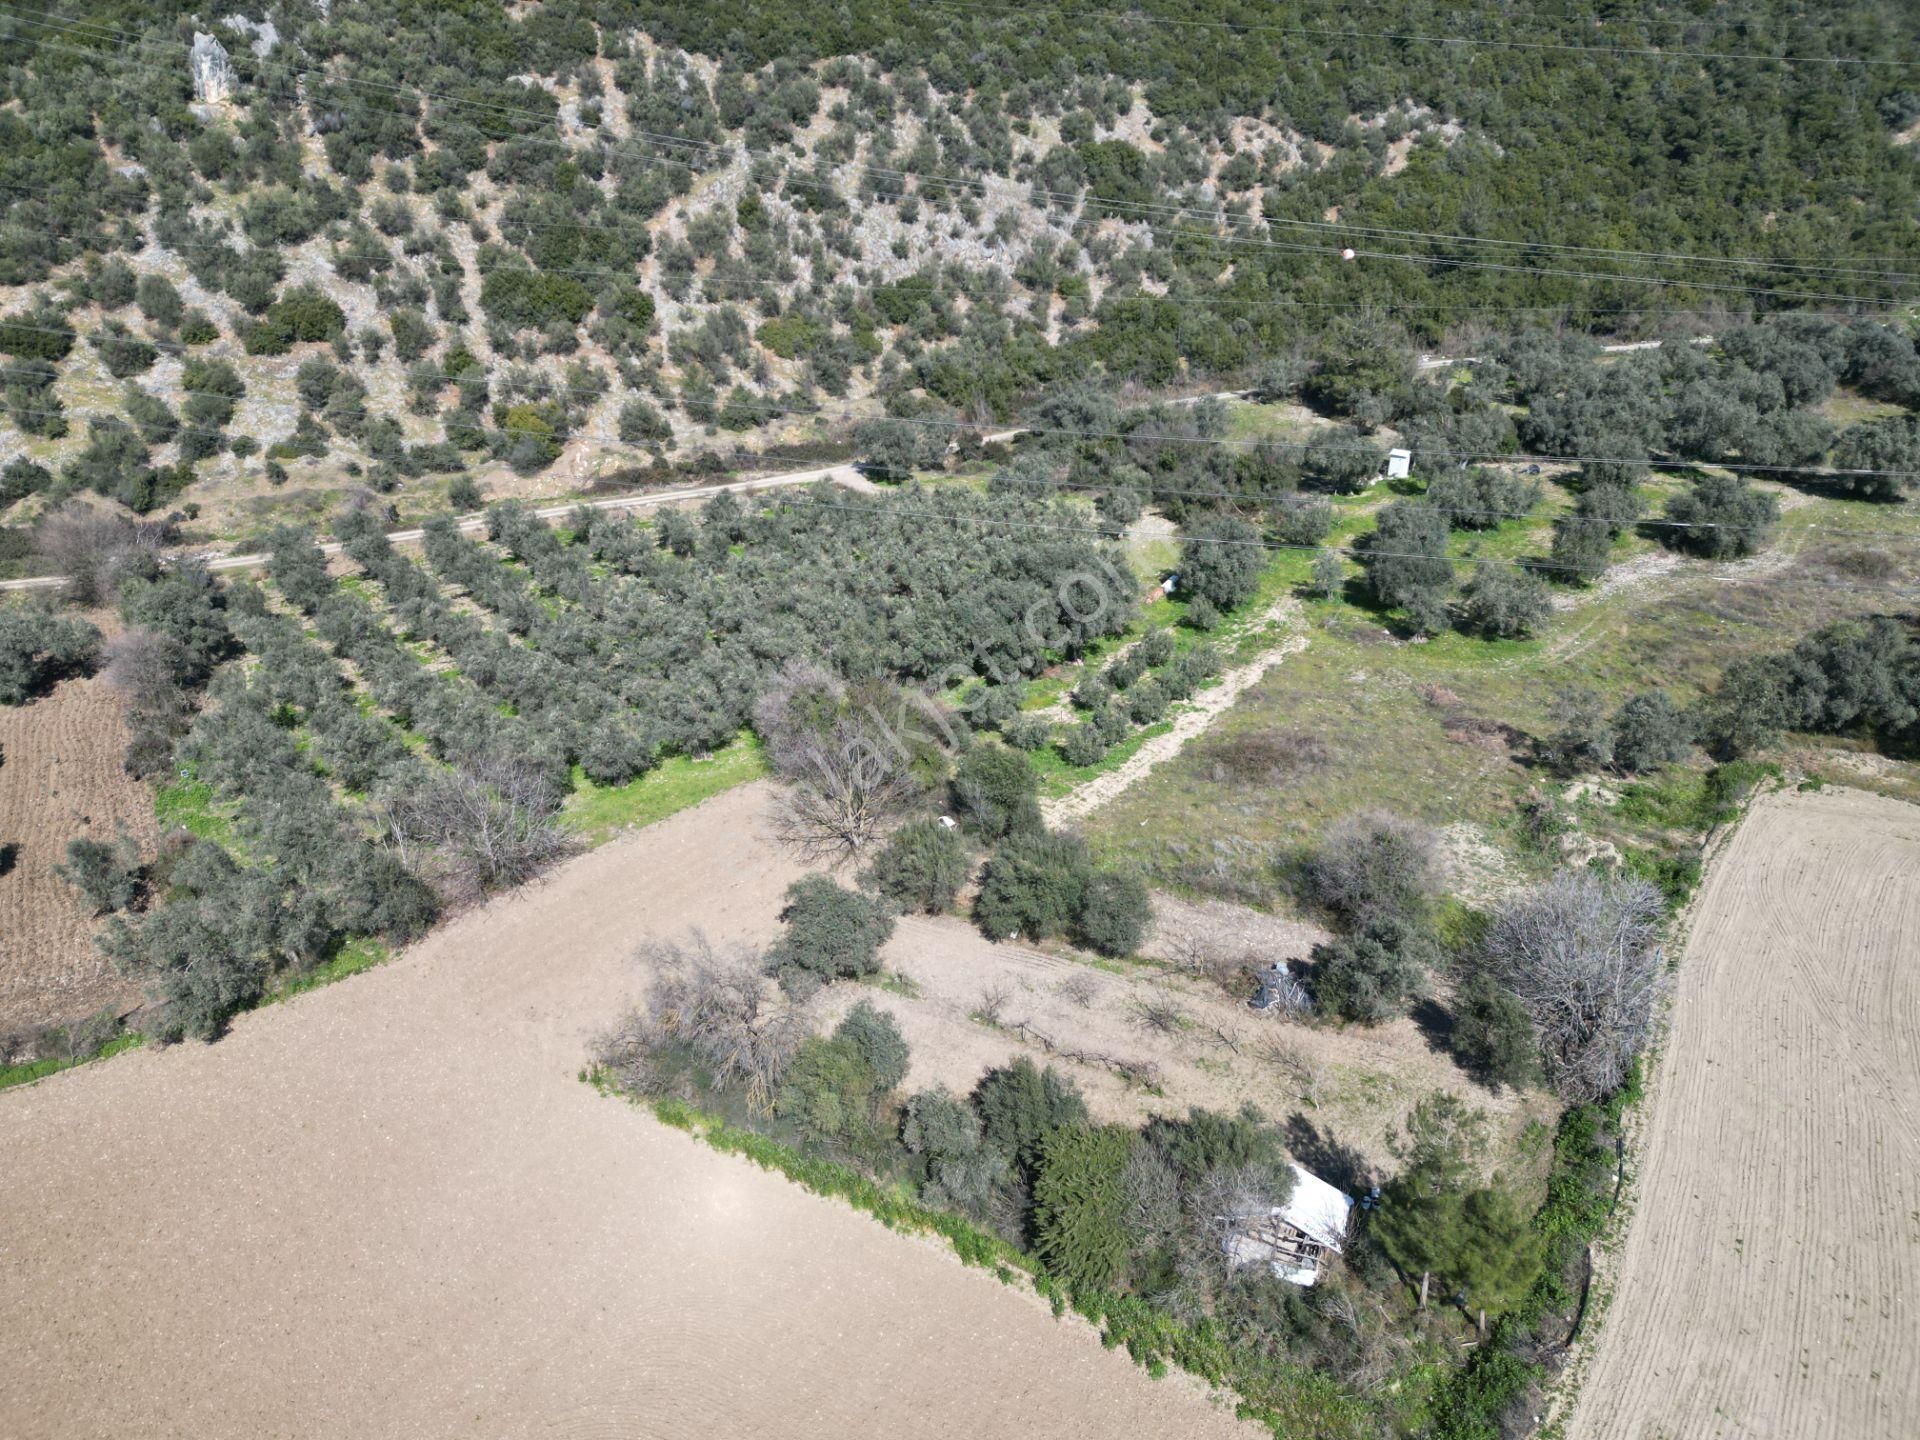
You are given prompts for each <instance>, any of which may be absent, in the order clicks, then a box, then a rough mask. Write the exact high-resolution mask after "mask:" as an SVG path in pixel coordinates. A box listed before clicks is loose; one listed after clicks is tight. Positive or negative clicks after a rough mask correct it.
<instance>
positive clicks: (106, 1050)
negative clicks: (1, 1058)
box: [0, 1031, 146, 1090]
mask: <svg viewBox="0 0 1920 1440" xmlns="http://www.w3.org/2000/svg"><path fill="white" fill-rule="evenodd" d="M145 1038H146V1037H145V1036H143V1035H140V1034H138V1033H136V1032H134V1031H127V1032H126V1033H124V1034H120V1035H116V1036H114V1038H113V1039H111V1040H109V1041H108V1042H107V1043H106V1044H104V1045H102V1046H101V1047H100V1048H99V1049H98V1050H95V1051H93V1052H92V1053H91V1054H86V1055H72V1056H64V1055H63V1056H48V1057H47V1058H46V1059H44V1060H30V1061H28V1062H27V1063H26V1064H24V1065H8V1066H4V1067H0V1090H11V1089H12V1088H13V1087H14V1086H16V1085H31V1084H33V1082H34V1081H36V1080H44V1079H46V1078H47V1077H48V1076H49V1075H58V1074H59V1073H60V1072H61V1071H62V1070H71V1069H73V1068H74V1066H76V1065H87V1064H91V1063H92V1062H93V1061H95V1060H106V1059H108V1058H110V1057H112V1056H114V1055H118V1054H119V1053H120V1052H121V1051H123V1050H131V1049H133V1048H134V1047H135V1046H137V1045H139V1044H140V1043H141V1041H142V1040H144V1039H145Z"/></svg>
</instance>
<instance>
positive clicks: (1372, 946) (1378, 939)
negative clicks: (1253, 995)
mask: <svg viewBox="0 0 1920 1440" xmlns="http://www.w3.org/2000/svg"><path fill="white" fill-rule="evenodd" d="M1312 960H1313V977H1312V981H1311V984H1312V989H1313V998H1314V1003H1315V1004H1316V1005H1318V1007H1319V1008H1320V1009H1321V1010H1322V1011H1324V1012H1325V1013H1327V1014H1329V1015H1335V1016H1338V1017H1339V1018H1340V1019H1342V1020H1353V1021H1357V1022H1359V1023H1360V1024H1362V1025H1378V1024H1380V1023H1381V1022H1382V1021H1383V1020H1391V1019H1392V1018H1393V1017H1394V1016H1396V1015H1401V1014H1404V1013H1405V1012H1406V1008H1407V1004H1408V1002H1409V1001H1410V1000H1412V998H1413V997H1414V996H1415V995H1416V994H1417V993H1418V992H1419V989H1420V982H1421V980H1422V978H1423V977H1422V971H1421V967H1420V965H1419V963H1418V962H1417V961H1416V960H1415V959H1414V958H1413V956H1412V955H1411V954H1409V953H1408V951H1407V950H1406V949H1405V948H1403V947H1401V946H1399V945H1396V944H1395V943H1393V940H1392V938H1390V937H1387V936H1383V935H1380V934H1378V933H1372V932H1363V933H1361V934H1358V935H1342V936H1337V937H1336V938H1334V939H1332V940H1330V941H1328V942H1327V943H1325V944H1324V945H1316V946H1314V947H1313V954H1312Z"/></svg>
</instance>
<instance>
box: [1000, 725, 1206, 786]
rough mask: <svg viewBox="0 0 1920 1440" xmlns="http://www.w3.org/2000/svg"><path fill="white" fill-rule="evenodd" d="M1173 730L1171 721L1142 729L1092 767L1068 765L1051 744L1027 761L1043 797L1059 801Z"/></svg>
mask: <svg viewBox="0 0 1920 1440" xmlns="http://www.w3.org/2000/svg"><path fill="white" fill-rule="evenodd" d="M1171 729H1173V722H1172V721H1171V720H1162V721H1159V722H1158V723H1157V724H1153V725H1147V726H1143V727H1142V728H1140V729H1138V730H1135V731H1134V732H1133V733H1132V734H1130V735H1128V736H1127V737H1126V738H1125V739H1123V740H1120V741H1119V742H1118V743H1116V744H1114V745H1112V746H1110V747H1109V748H1108V750H1107V753H1106V754H1105V755H1103V756H1101V757H1100V760H1099V761H1098V763H1096V764H1093V765H1069V764H1068V763H1067V762H1066V761H1065V760H1064V759H1063V758H1062V757H1061V755H1060V751H1059V750H1058V749H1057V748H1055V747H1054V746H1052V745H1049V746H1047V747H1046V748H1044V749H1041V750H1036V751H1034V752H1033V753H1032V754H1031V755H1029V756H1028V757H1027V758H1028V759H1029V760H1031V761H1032V762H1033V771H1034V774H1036V775H1038V776H1039V777H1040V795H1041V798H1042V799H1046V800H1057V799H1059V798H1060V797H1061V796H1062V795H1065V794H1067V793H1068V792H1070V791H1072V790H1075V789H1077V788H1079V787H1080V786H1081V785H1084V784H1085V783H1086V782H1087V781H1089V780H1091V779H1093V777H1094V776H1096V775H1104V774H1106V773H1107V772H1108V771H1109V770H1117V769H1119V768H1120V766H1122V765H1124V764H1126V763H1127V761H1128V760H1130V759H1132V758H1133V756H1134V755H1135V753H1137V752H1138V751H1139V749H1140V747H1141V746H1142V745H1144V744H1146V743H1147V741H1149V740H1151V739H1152V738H1153V737H1154V736H1156V735H1164V734H1166V733H1167V732H1168V731H1169V730H1171Z"/></svg>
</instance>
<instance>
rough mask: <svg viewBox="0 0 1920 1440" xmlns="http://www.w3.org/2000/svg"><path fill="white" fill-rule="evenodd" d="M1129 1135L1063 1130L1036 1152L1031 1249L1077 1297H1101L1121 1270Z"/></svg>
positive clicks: (1109, 1129)
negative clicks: (1092, 1294) (1098, 1293)
mask: <svg viewBox="0 0 1920 1440" xmlns="http://www.w3.org/2000/svg"><path fill="white" fill-rule="evenodd" d="M1134 1142H1135V1136H1134V1132H1132V1131H1131V1130H1127V1129H1123V1128H1122V1127H1120V1126H1117V1125H1101V1126H1091V1125H1068V1126H1065V1127H1063V1128H1061V1129H1058V1130H1055V1131H1053V1132H1052V1133H1051V1134H1050V1135H1048V1137H1047V1138H1046V1140H1045V1141H1044V1142H1043V1143H1042V1146H1041V1155H1040V1167H1039V1174H1038V1175H1037V1176H1036V1177H1035V1180H1034V1186H1033V1233H1034V1248H1035V1250H1036V1251H1038V1253H1039V1255H1040V1258H1041V1259H1042V1260H1043V1261H1045V1262H1046V1266H1047V1269H1048V1270H1050V1271H1051V1272H1052V1273H1053V1274H1054V1275H1056V1276H1058V1277H1059V1278H1060V1279H1062V1280H1064V1281H1065V1282H1066V1283H1067V1284H1068V1285H1069V1286H1070V1287H1072V1288H1073V1289H1074V1290H1076V1291H1096V1290H1104V1289H1107V1288H1109V1287H1110V1286H1112V1284H1113V1283H1114V1281H1115V1280H1116V1279H1118V1278H1119V1275H1120V1272H1121V1269H1122V1268H1123V1267H1124V1266H1125V1265H1126V1262H1127V1253H1128V1250H1129V1248H1130V1241H1129V1237H1128V1234H1127V1226H1126V1187H1125V1186H1124V1185H1123V1184H1122V1182H1121V1177H1122V1175H1123V1174H1124V1173H1125V1171H1126V1168H1127V1161H1128V1160H1129V1159H1130V1158H1131V1157H1132V1155H1133V1147H1134Z"/></svg>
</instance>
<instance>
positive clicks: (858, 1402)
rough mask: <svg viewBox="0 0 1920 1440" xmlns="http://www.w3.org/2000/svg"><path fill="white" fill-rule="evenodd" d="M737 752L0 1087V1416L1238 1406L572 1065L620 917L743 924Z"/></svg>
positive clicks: (1213, 1412) (333, 1420)
mask: <svg viewBox="0 0 1920 1440" xmlns="http://www.w3.org/2000/svg"><path fill="white" fill-rule="evenodd" d="M767 798H768V790H767V788H766V787H765V786H764V785H763V784H755V785H750V786H744V787H741V788H740V789H738V790H734V791H731V792H729V793H727V794H725V795H723V796H720V797H718V798H716V799H715V800H713V801H710V802H708V803H707V804H706V805H703V806H701V807H699V808H698V809H695V810H692V811H688V812H686V813H685V814H682V815H680V816H677V817H675V818H674V819H672V820H669V821H666V822H664V823H663V824H661V825H658V826H655V827H652V828H650V829H647V830H644V831H640V832H637V833H635V834H634V835H632V836H631V837H629V838H626V839H623V840H619V841H616V842H614V843H613V844H610V845H608V846H605V847H604V848H602V849H600V850H597V851H595V852H593V853H592V854H590V855H587V856H584V857H582V858H581V859H579V860H577V861H575V862H573V863H571V864H569V865H567V866H566V867H564V868H563V869H562V870H560V871H559V872H558V873H557V874H556V875H554V876H553V877H552V878H551V879H550V880H549V881H547V882H546V883H544V884H542V885H539V886H536V887H534V888H532V889H530V890H528V891H525V892H522V893H521V894H518V895H516V896H513V897H510V898H508V899H506V900H503V901H501V902H499V903H496V904H494V905H491V906H489V907H487V908H486V909H484V910H481V911H477V912H474V913H471V914H469V915H466V916H464V917H462V918H460V919H458V920H456V921H454V922H452V923H450V924H448V925H446V926H444V927H442V928H441V929H439V930H437V931H436V932H435V933H434V934H433V935H432V936H430V937H429V938H428V939H427V940H425V941H424V942H422V943H421V944H419V945H418V946H416V947H414V948H413V949H411V950H410V951H408V952H407V953H406V954H405V955H403V956H401V957H400V958H399V959H397V960H395V961H394V962H392V963H391V964H389V965H387V966H385V967H383V968H381V969H379V970H376V971H373V972H371V973H369V974H365V975H361V976H357V977H355V978H354V979H352V980H349V981H347V982H345V983H343V984H339V985H335V986H331V987H328V988H326V989H324V990H319V991H316V992H313V993H312V994H309V995H306V996H303V997H301V998H299V999H297V1000H294V1001H292V1002H290V1003H287V1004H284V1005H279V1006H274V1007H271V1008H269V1009H267V1010H264V1011H261V1012H259V1013H257V1014H254V1015H249V1016H245V1017H243V1018H242V1019H241V1021H240V1022H239V1024H238V1025H237V1026H236V1028H235V1030H234V1033H233V1034H232V1035H231V1036H229V1037H228V1038H227V1039H226V1040H224V1041H222V1042H220V1043H219V1044H217V1045H213V1046H200V1045H184V1046H179V1047H176V1048H173V1049H170V1050H165V1051H140V1052H135V1053H134V1054H131V1055H128V1056H123V1057H121V1058H118V1059H116V1060H113V1061H111V1062H108V1063H106V1064H104V1065H97V1066H91V1067H87V1068H84V1069H82V1070H78V1071H73V1072H69V1073H68V1074H65V1075H62V1076H58V1077H55V1078H54V1079H52V1080H49V1081H47V1082H44V1083H42V1084H40V1085H37V1086H33V1087H30V1088H28V1089H25V1090H19V1091H13V1092H9V1093H7V1094H5V1095H0V1155H5V1156H6V1183H5V1185H4V1187H0V1334H3V1335H4V1336H5V1337H6V1343H5V1344H4V1345H0V1435H4V1436H6V1437H8V1440H38V1437H51V1436H75V1437H93V1436H101V1435H110V1434H111V1435H120V1436H159V1435H167V1436H193V1437H196V1440H214V1437H224V1436H235V1437H241V1436H244V1437H262V1436H276V1437H286V1436H347V1435H351V1436H365V1437H384V1436H395V1437H402V1436H404V1437H408V1440H417V1437H433V1436H461V1437H489V1436H501V1437H509V1436H510V1437H516V1440H518V1437H526V1436H534V1435H540V1436H580V1437H586V1436H593V1437H614V1436H618V1437H621V1440H630V1437H644V1440H653V1437H679V1436H714V1437H721V1436H727V1437H731V1436H758V1435H767V1436H771V1435H780V1436H797V1437H811V1436H822V1437H825V1436H833V1437H841V1436H856V1435H888V1436H943V1437H944V1436H968V1437H976V1436H977V1437H989V1436H1009V1437H1011V1436H1029V1435H1034V1434H1039V1433H1045V1434H1047V1435H1049V1436H1086V1437H1107V1436H1113V1435H1142V1436H1147V1435H1151V1436H1156V1437H1157V1436H1206V1437H1212V1436H1220V1437H1225V1436H1232V1435H1237V1436H1242V1437H1250V1436H1251V1435H1252V1434H1253V1433H1254V1432H1253V1431H1252V1430H1251V1428H1250V1427H1245V1426H1242V1425H1240V1424H1239V1423H1238V1422H1236V1421H1234V1420H1233V1419H1232V1418H1231V1412H1230V1410H1228V1409H1226V1408H1224V1407H1223V1406H1221V1405H1219V1404H1217V1403H1215V1402H1212V1401H1210V1400H1209V1399H1208V1398H1207V1397H1205V1396H1204V1395H1203V1394H1202V1393H1201V1392H1200V1391H1199V1389H1198V1388H1197V1387H1196V1386H1195V1385H1193V1384H1190V1383H1188V1382H1186V1381H1184V1380H1180V1379H1170V1380H1167V1381H1161V1382H1155V1381H1153V1380H1151V1379H1150V1378H1149V1377H1148V1376H1147V1375H1146V1373H1145V1372H1144V1371H1141V1370H1139V1369H1137V1368H1135V1367H1134V1366H1133V1365H1132V1364H1131V1363H1130V1362H1129V1361H1128V1360H1127V1358H1126V1355H1125V1352H1124V1351H1122V1352H1117V1353H1116V1352H1108V1351H1105V1350H1103V1349H1102V1348H1101V1347H1100V1346H1099V1345H1098V1344H1097V1343H1096V1342H1095V1341H1094V1339H1093V1337H1092V1335H1091V1334H1090V1332H1089V1331H1088V1330H1087V1329H1086V1328H1085V1327H1084V1326H1082V1325H1080V1324H1078V1323H1077V1322H1067V1323H1061V1322H1056V1321H1054V1320H1053V1319H1052V1318H1051V1316H1049V1315H1048V1313H1047V1311H1046V1309H1045V1307H1044V1306H1042V1305H1041V1304H1040V1303H1039V1301H1038V1300H1037V1299H1035V1298H1034V1297H1032V1296H1031V1295H1028V1294H1023V1293H1021V1292H1019V1291H1016V1290H1014V1289H1011V1288H1008V1287H1003V1286H1001V1285H1000V1284H998V1283H997V1282H996V1281H994V1280H993V1279H992V1278H991V1277H989V1276H986V1275H984V1274H982V1273H980V1272H976V1271H969V1270H966V1269H964V1268H962V1267H961V1266H960V1265H959V1264H958V1263H957V1262H956V1261H954V1260H953V1259H952V1258H951V1257H950V1256H948V1255H946V1254H943V1253H942V1252H941V1251H940V1250H939V1249H937V1248H935V1247H934V1246H933V1245H932V1244H930V1243H923V1242H916V1241H911V1240H906V1239H902V1238H901V1237H899V1236H897V1235H893V1234H891V1233H889V1232H888V1231H886V1230H884V1229H882V1228H881V1227H880V1226H878V1225H876V1224H875V1223H874V1222H873V1221H872V1220H871V1219H869V1218H868V1217H866V1216H864V1215H860V1214H857V1213H855V1212H853V1211H851V1210H848V1209H846V1208H844V1207H843V1206H841V1205H839V1204H837V1203H833V1202H829V1201H824V1200H821V1199H818V1198H816V1197H813V1196H810V1195H808V1194H806V1193H805V1192H804V1191H802V1190H800V1189H799V1188H797V1187H795V1186H793V1185H791V1184H789V1183H788V1182H787V1181H786V1180H784V1179H783V1178H780V1177H779V1176H776V1175H769V1174H764V1173H762V1172H760V1171H758V1170H755V1169H754V1168H752V1167H751V1166H750V1165H748V1164H747V1163H746V1162H744V1161H741V1160H738V1159H734V1158H730V1157H726V1156H721V1155H718V1154H715V1153H714V1152H712V1151H709V1150H707V1149H705V1148H703V1147H701V1146H699V1145H697V1144H695V1143H693V1142H692V1141H690V1140H689V1139H688V1138H687V1137H685V1136H683V1135H680V1134H678V1133H677V1132H674V1131H671V1130H668V1129H665V1128H664V1127H662V1126H660V1125H658V1124H656V1123H654V1122H653V1121H652V1120H651V1119H650V1118H649V1117H648V1116H646V1115H645V1114H643V1113H642V1112H641V1111H640V1110H638V1109H636V1108H634V1107H632V1106H629V1105H626V1104H623V1103H621V1102H619V1101H617V1100H612V1099H605V1098H602V1097H600V1096H598V1095H596V1094H595V1093H594V1092H593V1091H592V1090H591V1089H589V1088H588V1087H587V1086H586V1085H583V1084H581V1083H580V1082H579V1080H578V1079H576V1078H575V1077H576V1073H577V1071H578V1070H579V1067H580V1065H581V1062H582V1060H583V1059H584V1057H585V1055H586V1053H587V1049H588V1045H589V1041H590V1037H591V1036H592V1034H594V1033H595V1032H596V1031H597V1030H598V1029H600V1028H601V1027H602V1026H603V1025H604V1024H605V1023H606V1021H607V1020H608V1018H609V1017H610V1016H611V1015H613V1014H614V1013H615V1011H616V1010H618V1009H619V1008H620V1006H621V1004H622V1002H623V1000H624V999H625V998H626V997H628V996H630V995H632V994H633V993H634V992H635V991H636V990H637V989H638V988H639V987H640V984H641V981H642V978H643V977H642V976H641V975H640V974H639V973H638V972H637V971H636V970H635V968H634V965H633V962H632V961H631V960H630V959H629V957H630V956H631V954H632V952H633V949H634V947H635V945H636V944H637V943H638V942H639V941H640V940H641V939H642V938H644V937H646V936H648V935H650V934H672V933H678V932H679V931H680V930H681V929H682V928H683V927H685V926H687V925H689V924H690V923H693V922H696V921H698V922H701V923H703V924H704V925H705V926H706V927H707V929H708V931H709V933H711V934H713V935H714V936H715V937H716V938H722V939H724V938H734V937H742V938H749V939H758V938H764V937H766V936H768V935H769V934H770V933H771V932H772V930H773V929H774V924H775V916H776V914H777V912H778V910H779V906H780V894H781V891H782V890H783V889H784V888H785V886H786V885H787V884H788V883H789V882H790V881H791V880H792V879H793V878H794V876H795V874H796V873H797V871H796V870H795V868H794V867H793V866H792V865H791V864H789V863H788V862H787V861H786V860H785V859H784V858H783V857H782V856H781V855H779V854H778V853H777V852H776V851H775V850H774V849H773V847H772V846H771V845H770V844H768V843H767V842H765V841H764V840H763V839H762V838H761V825H760V822H761V820H762V817H763V815H764V811H765V807H766V804H767Z"/></svg>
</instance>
